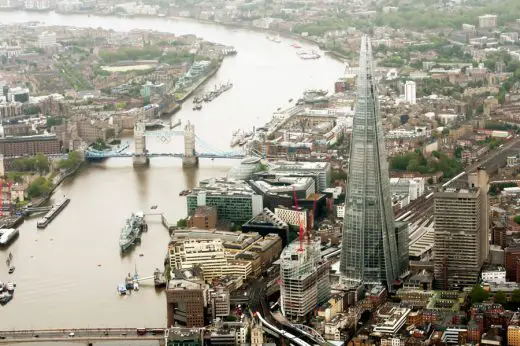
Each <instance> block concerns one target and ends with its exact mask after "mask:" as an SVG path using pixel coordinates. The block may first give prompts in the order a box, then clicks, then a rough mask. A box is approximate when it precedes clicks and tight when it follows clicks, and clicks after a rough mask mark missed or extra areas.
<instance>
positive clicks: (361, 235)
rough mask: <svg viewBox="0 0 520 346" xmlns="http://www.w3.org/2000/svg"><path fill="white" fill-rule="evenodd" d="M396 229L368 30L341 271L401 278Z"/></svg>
mask: <svg viewBox="0 0 520 346" xmlns="http://www.w3.org/2000/svg"><path fill="white" fill-rule="evenodd" d="M396 233H397V231H396V230H395V227H394V213H393V209H392V203H391V195H390V180H389V177H388V162H387V159H386V152H385V142H384V136H383V128H382V125H381V116H380V110H379V101H378V96H377V86H376V82H375V80H374V76H373V63H372V46H371V41H370V39H369V38H368V37H366V36H364V37H362V39H361V51H360V57H359V74H358V81H357V102H356V111H355V116H354V124H353V127H352V140H351V147H350V165H349V172H348V180H347V194H346V200H345V219H344V226H343V240H342V244H341V262H340V271H341V274H342V276H343V279H344V280H345V281H346V283H347V284H348V285H358V284H376V283H386V284H387V285H388V286H390V285H391V284H392V282H393V281H394V280H395V279H397V278H398V276H399V274H400V273H401V272H402V270H403V269H404V268H400V267H401V266H402V265H400V264H399V259H398V249H397V239H396Z"/></svg>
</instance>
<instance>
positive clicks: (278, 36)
mask: <svg viewBox="0 0 520 346" xmlns="http://www.w3.org/2000/svg"><path fill="white" fill-rule="evenodd" d="M266 38H267V39H268V40H269V41H273V42H275V43H280V42H282V40H280V35H277V36H269V35H267V36H266Z"/></svg>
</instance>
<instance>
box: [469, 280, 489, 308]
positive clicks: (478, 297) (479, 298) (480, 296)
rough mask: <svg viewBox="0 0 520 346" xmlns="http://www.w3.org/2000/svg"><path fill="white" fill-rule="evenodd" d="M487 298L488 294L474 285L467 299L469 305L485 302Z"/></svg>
mask: <svg viewBox="0 0 520 346" xmlns="http://www.w3.org/2000/svg"><path fill="white" fill-rule="evenodd" d="M488 297H489V293H488V292H486V291H485V290H484V288H483V287H482V286H481V285H479V284H476V285H474V286H473V289H472V290H471V292H470V294H469V299H470V301H471V304H475V303H481V302H483V301H484V300H486V299H487V298H488Z"/></svg>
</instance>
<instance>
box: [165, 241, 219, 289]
mask: <svg viewBox="0 0 520 346" xmlns="http://www.w3.org/2000/svg"><path fill="white" fill-rule="evenodd" d="M168 253H169V257H170V269H171V270H172V271H173V270H176V269H191V268H193V267H195V266H200V268H201V269H202V272H203V277H204V279H205V280H211V279H212V278H214V277H219V276H221V275H222V268H223V267H225V266H226V265H227V260H226V255H225V253H224V246H223V245H222V240H221V239H182V240H181V239H179V240H173V241H171V242H170V244H169V245H168Z"/></svg>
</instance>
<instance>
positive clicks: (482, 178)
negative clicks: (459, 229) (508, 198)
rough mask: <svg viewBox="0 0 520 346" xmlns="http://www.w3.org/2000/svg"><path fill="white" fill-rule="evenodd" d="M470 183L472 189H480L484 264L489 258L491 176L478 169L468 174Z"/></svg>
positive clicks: (481, 253) (481, 254) (482, 256)
mask: <svg viewBox="0 0 520 346" xmlns="http://www.w3.org/2000/svg"><path fill="white" fill-rule="evenodd" d="M468 183H469V186H470V187H472V188H479V189H480V256H481V259H482V262H484V261H486V260H487V259H488V256H489V228H490V224H489V199H488V192H489V176H488V174H487V172H486V170H485V169H483V168H481V167H478V168H477V171H476V172H473V173H469V174H468Z"/></svg>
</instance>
